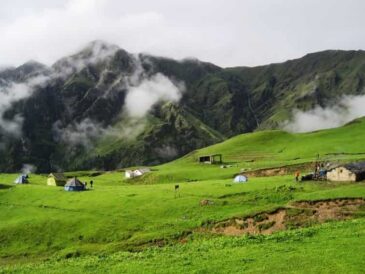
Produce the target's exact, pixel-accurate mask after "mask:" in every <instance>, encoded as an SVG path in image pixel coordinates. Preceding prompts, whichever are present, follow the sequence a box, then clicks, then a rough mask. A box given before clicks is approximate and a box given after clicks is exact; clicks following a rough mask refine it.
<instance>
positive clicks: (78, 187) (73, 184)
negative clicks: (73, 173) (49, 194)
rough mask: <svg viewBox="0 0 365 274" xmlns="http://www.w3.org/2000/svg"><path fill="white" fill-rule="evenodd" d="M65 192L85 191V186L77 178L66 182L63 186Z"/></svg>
mask: <svg viewBox="0 0 365 274" xmlns="http://www.w3.org/2000/svg"><path fill="white" fill-rule="evenodd" d="M65 190H66V191H82V190H85V185H84V184H83V183H81V182H80V181H79V180H78V179H77V178H72V179H70V180H68V182H67V183H66V184H65Z"/></svg>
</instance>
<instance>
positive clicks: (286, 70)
mask: <svg viewBox="0 0 365 274" xmlns="http://www.w3.org/2000/svg"><path fill="white" fill-rule="evenodd" d="M90 45H91V46H92V47H91V48H90ZM29 65H30V66H29ZM28 66H29V67H28V68H27V70H26V72H27V73H24V70H21V66H19V67H18V68H15V69H13V70H6V71H5V72H4V71H0V89H2V90H0V91H3V92H5V93H6V92H8V93H9V90H10V89H9V87H11V85H12V84H14V83H28V82H29V81H30V80H32V79H33V80H34V78H35V77H38V78H42V77H46V80H44V82H40V80H38V82H36V83H35V84H34V85H33V86H32V89H33V90H32V92H30V93H29V95H28V96H25V97H24V98H21V99H19V100H16V101H14V102H11V103H10V104H9V105H6V109H5V111H3V113H1V112H0V114H2V120H6V121H15V119H16V117H21V123H20V124H19V126H20V128H21V138H13V137H12V136H11V135H9V134H8V133H7V132H6V130H5V129H4V125H6V123H3V124H1V123H0V125H1V126H2V130H1V133H0V144H2V147H3V149H1V150H0V156H1V160H0V170H1V171H17V170H20V169H21V166H22V165H23V164H24V163H31V164H34V165H36V166H37V167H38V171H40V172H49V171H53V170H64V169H68V170H75V169H92V168H96V169H115V168H117V167H121V166H130V165H142V164H143V165H148V164H158V163H163V162H166V161H169V160H172V159H175V158H177V157H179V156H182V155H184V154H186V153H188V152H189V151H191V150H194V149H197V148H200V147H204V146H207V145H211V144H214V143H216V142H218V141H222V140H224V139H225V138H228V137H231V136H234V135H237V134H240V133H245V132H252V131H256V130H262V129H273V128H278V127H280V126H281V124H282V123H283V122H284V121H287V120H290V119H291V117H292V115H293V111H294V110H295V109H299V110H303V111H306V110H310V109H313V108H314V107H315V106H321V107H328V106H332V105H334V104H336V103H338V102H340V101H341V98H342V97H343V96H348V95H363V94H364V93H365V90H364V79H365V52H364V51H361V50H360V51H337V50H335V51H333V50H329V51H322V52H318V53H312V54H307V55H305V56H304V57H302V58H298V59H294V60H288V61H286V62H284V63H276V64H269V65H266V66H258V67H230V68H221V67H219V66H216V65H214V64H211V63H207V62H201V61H199V60H196V59H184V60H180V61H177V60H173V59H169V58H165V57H156V56H150V55H147V54H137V55H136V54H131V53H128V52H126V51H125V50H123V49H120V48H116V47H115V46H114V45H111V46H109V45H108V44H104V43H103V42H100V41H97V42H93V43H91V44H89V47H86V48H84V49H83V50H81V51H79V52H78V53H76V54H74V55H71V56H69V57H65V58H61V59H60V60H58V61H56V62H55V63H54V64H53V65H52V66H51V67H44V66H43V65H41V64H39V63H33V65H32V63H30V64H28ZM23 68H24V67H23ZM17 69H18V70H17ZM158 74H159V75H161V79H162V80H163V81H164V82H163V83H165V84H166V83H168V84H169V85H171V87H173V86H175V89H176V91H175V92H177V94H176V96H177V97H176V96H175V97H173V98H180V99H179V100H178V101H173V102H170V103H168V104H166V102H168V101H169V100H171V99H170V97H171V96H172V95H171V93H170V91H166V93H163V94H159V95H158V96H160V97H161V96H162V97H161V98H159V97H158V98H157V101H156V102H155V103H153V104H152V105H151V106H150V108H149V109H148V111H147V115H146V116H144V117H142V118H141V119H139V120H138V119H136V120H133V119H131V117H129V115H128V104H129V103H130V98H129V97H128V96H129V95H130V93H131V89H133V90H135V91H138V92H141V87H145V86H147V87H151V84H153V85H154V86H155V87H157V90H155V91H154V92H157V94H158V92H160V90H164V88H163V86H160V84H161V83H159V82H157V83H156V77H155V76H156V75H158ZM41 80H42V79H41ZM27 81H28V82H27ZM42 81H43V80H42ZM33 82H34V81H33ZM181 83H183V84H184V88H183V89H184V91H183V92H181V90H180V85H181ZM143 92H144V93H143V94H144V97H146V96H147V98H149V96H152V95H153V96H155V95H156V94H152V93H151V89H147V90H143ZM156 96H157V95H156ZM140 98H143V97H140ZM164 98H165V99H164ZM166 98H167V99H166ZM171 98H172V97H171ZM173 100H175V99H173ZM142 105H143V104H142V101H141V102H140V103H139V102H132V106H133V107H137V108H140V107H141V106H142ZM141 125H142V126H141ZM131 128H142V129H141V130H139V131H138V132H137V133H135V132H133V134H131V135H134V134H136V136H134V137H133V138H127V137H126V136H125V135H126V134H125V132H129V131H130V129H131ZM121 131H124V132H122V133H123V134H121ZM111 132H113V134H111ZM115 132H118V134H114V133H115ZM77 139H79V140H78V142H77ZM70 140H72V141H75V144H73V143H72V142H71V141H70ZM105 140H108V144H107V145H106V144H105V142H106V141H105ZM106 147H109V148H108V149H106ZM110 147H112V149H110ZM164 151H166V153H165V152H164ZM161 155H167V156H166V157H163V156H161Z"/></svg>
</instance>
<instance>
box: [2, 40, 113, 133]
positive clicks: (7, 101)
mask: <svg viewBox="0 0 365 274" xmlns="http://www.w3.org/2000/svg"><path fill="white" fill-rule="evenodd" d="M117 49H118V48H117V47H116V46H113V45H107V44H104V43H101V42H100V41H95V42H93V43H91V44H89V47H88V48H87V49H86V51H84V55H81V56H76V57H73V58H71V57H67V58H64V59H63V60H62V62H60V63H59V64H58V65H57V66H56V68H55V69H54V70H51V69H49V70H47V71H45V72H41V71H38V73H39V74H37V75H35V76H33V77H30V78H28V79H26V80H25V81H23V82H7V81H6V80H3V79H1V78H0V95H1V100H0V128H2V129H3V130H4V131H5V132H7V133H9V134H11V135H13V136H14V137H20V136H21V135H22V124H23V117H22V115H21V114H16V115H15V116H14V117H13V118H12V119H11V120H9V119H5V118H4V114H5V112H6V111H7V110H9V109H10V108H11V106H12V105H13V104H14V103H16V102H18V101H20V100H22V99H26V98H28V97H30V96H31V95H32V94H33V92H34V90H35V89H36V87H42V86H44V85H46V84H47V83H48V82H49V81H51V80H54V79H57V78H65V77H67V76H68V75H70V74H71V73H73V72H75V71H80V70H82V69H83V68H84V67H85V66H87V65H89V64H92V63H97V62H99V61H105V60H108V58H109V57H110V56H112V55H113V54H114V53H115V52H116V51H117Z"/></svg>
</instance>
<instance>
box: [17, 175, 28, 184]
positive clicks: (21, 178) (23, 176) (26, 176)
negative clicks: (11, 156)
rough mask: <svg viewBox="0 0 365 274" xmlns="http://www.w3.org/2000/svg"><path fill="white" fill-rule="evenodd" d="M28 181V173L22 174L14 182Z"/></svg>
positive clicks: (24, 182)
mask: <svg viewBox="0 0 365 274" xmlns="http://www.w3.org/2000/svg"><path fill="white" fill-rule="evenodd" d="M27 183H28V175H25V174H22V175H20V176H19V177H18V178H16V180H15V181H14V184H27Z"/></svg>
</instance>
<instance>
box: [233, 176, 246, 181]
mask: <svg viewBox="0 0 365 274" xmlns="http://www.w3.org/2000/svg"><path fill="white" fill-rule="evenodd" d="M233 181H234V182H235V183H246V182H247V181H248V178H247V177H246V176H245V175H237V176H236V177H234V180H233Z"/></svg>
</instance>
